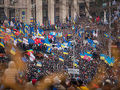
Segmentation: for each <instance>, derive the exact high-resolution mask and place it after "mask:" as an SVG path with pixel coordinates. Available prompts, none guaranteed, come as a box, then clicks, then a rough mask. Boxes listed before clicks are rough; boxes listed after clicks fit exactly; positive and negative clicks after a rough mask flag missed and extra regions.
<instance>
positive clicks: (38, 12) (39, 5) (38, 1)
mask: <svg viewBox="0 0 120 90" xmlns="http://www.w3.org/2000/svg"><path fill="white" fill-rule="evenodd" d="M36 21H37V22H39V23H40V25H41V24H42V23H43V15H42V0H36Z"/></svg>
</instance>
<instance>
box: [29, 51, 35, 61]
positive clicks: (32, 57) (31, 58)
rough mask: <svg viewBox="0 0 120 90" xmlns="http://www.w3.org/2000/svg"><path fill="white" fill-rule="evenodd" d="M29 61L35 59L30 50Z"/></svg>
mask: <svg viewBox="0 0 120 90" xmlns="http://www.w3.org/2000/svg"><path fill="white" fill-rule="evenodd" d="M29 58H30V61H34V60H35V56H34V55H33V54H32V53H31V52H30V57H29Z"/></svg>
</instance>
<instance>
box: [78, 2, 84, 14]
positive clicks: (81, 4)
mask: <svg viewBox="0 0 120 90" xmlns="http://www.w3.org/2000/svg"><path fill="white" fill-rule="evenodd" d="M79 10H80V12H79V13H80V14H79V15H80V16H85V3H80V4H79Z"/></svg>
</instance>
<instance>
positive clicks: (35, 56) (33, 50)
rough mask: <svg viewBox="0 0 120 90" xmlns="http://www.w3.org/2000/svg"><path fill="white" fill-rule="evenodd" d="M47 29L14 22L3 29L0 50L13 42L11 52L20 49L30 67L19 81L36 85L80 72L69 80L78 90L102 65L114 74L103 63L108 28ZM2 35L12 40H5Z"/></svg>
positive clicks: (79, 24) (76, 23) (74, 24)
mask: <svg viewBox="0 0 120 90" xmlns="http://www.w3.org/2000/svg"><path fill="white" fill-rule="evenodd" d="M48 26H49V27H44V26H39V25H38V24H36V25H35V27H34V26H32V25H27V24H25V23H20V22H17V21H15V20H13V21H9V23H5V24H3V25H1V42H3V44H4V46H2V45H3V44H2V45H1V47H0V51H1V53H5V47H7V43H8V42H12V43H14V45H13V46H12V47H13V48H12V49H11V50H12V51H14V50H13V49H15V48H16V47H17V48H19V49H20V50H21V51H22V53H23V55H22V56H23V57H22V60H23V61H24V62H25V63H26V64H27V69H26V70H24V71H23V72H20V78H23V77H24V78H25V80H26V81H27V82H31V81H32V82H33V84H35V83H36V82H37V81H39V80H41V79H42V78H43V77H44V76H47V75H50V74H51V73H53V72H60V71H65V72H68V68H74V69H79V74H78V75H77V74H76V75H74V73H73V74H69V75H70V76H69V78H72V79H71V80H70V81H71V82H70V84H71V86H72V87H73V88H74V89H69V90H76V89H75V88H78V87H79V86H82V85H87V84H88V83H89V82H91V81H92V80H93V79H94V76H95V75H96V73H97V72H98V67H99V66H100V65H103V66H105V67H106V71H107V72H111V67H112V66H111V65H110V63H106V62H104V61H102V60H100V54H102V53H104V54H108V52H107V45H106V43H107V40H108V39H109V38H108V37H107V36H105V35H106V34H105V30H103V28H104V29H105V26H102V25H101V28H99V29H98V25H96V23H92V22H91V21H90V19H83V20H82V19H80V22H79V20H78V21H73V22H67V23H66V24H56V25H54V26H51V25H48ZM46 28H47V29H48V30H46ZM49 29H50V30H49ZM100 29H102V30H100ZM3 32H4V33H6V35H7V34H8V36H7V37H9V36H10V38H11V39H9V38H7V39H6V38H2V35H3V34H4V33H3ZM6 35H5V34H4V35H3V36H4V37H6ZM14 46H15V47H14ZM83 53H86V54H87V55H88V54H89V55H91V56H87V55H86V54H84V58H83V57H82V54H83ZM11 54H14V53H11ZM61 59H62V60H61ZM1 61H2V60H1ZM5 62H6V61H5ZM68 73H69V72H68ZM111 75H112V73H111ZM105 78H110V76H108V77H105ZM112 78H114V77H112ZM115 79H116V78H115ZM18 82H19V80H18ZM68 86H69V85H68ZM72 87H71V88H72ZM80 90H81V89H80Z"/></svg>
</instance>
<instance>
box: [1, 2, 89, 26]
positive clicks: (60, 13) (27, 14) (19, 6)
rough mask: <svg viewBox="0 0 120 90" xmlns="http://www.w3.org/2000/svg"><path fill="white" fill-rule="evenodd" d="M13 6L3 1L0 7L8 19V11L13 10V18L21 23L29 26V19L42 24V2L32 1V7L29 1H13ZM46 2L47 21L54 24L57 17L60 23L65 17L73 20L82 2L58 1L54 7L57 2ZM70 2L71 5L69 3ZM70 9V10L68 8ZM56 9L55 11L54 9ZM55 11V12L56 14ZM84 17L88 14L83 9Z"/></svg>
mask: <svg viewBox="0 0 120 90" xmlns="http://www.w3.org/2000/svg"><path fill="white" fill-rule="evenodd" d="M14 1H15V4H14V5H11V4H10V0H4V4H3V5H0V7H3V8H4V11H5V15H6V16H7V17H8V18H9V17H10V16H11V15H10V13H9V11H10V9H15V15H14V16H15V18H16V19H18V20H20V21H21V22H22V21H23V22H26V23H28V24H30V20H31V18H36V21H37V22H40V24H41V25H42V24H43V12H44V11H43V9H44V8H45V6H43V0H33V1H35V3H34V5H32V3H31V0H14ZM46 1H47V5H48V7H47V12H48V15H47V16H48V18H47V20H48V21H49V22H50V23H51V24H54V23H55V18H56V16H57V17H59V21H61V22H62V23H65V22H66V17H67V18H69V16H71V19H72V20H74V19H75V18H76V16H79V14H80V13H79V11H80V8H79V7H80V6H79V5H80V3H83V2H84V1H83V0H58V2H57V5H58V6H56V5H55V4H56V1H57V0H46ZM89 1H91V0H87V5H88V7H89ZM70 2H71V3H70ZM33 7H36V10H32V8H33ZM69 7H71V8H69ZM56 8H57V9H56ZM56 10H57V12H56ZM85 12H86V16H89V13H88V11H87V9H86V8H85ZM32 13H36V14H35V15H32Z"/></svg>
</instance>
